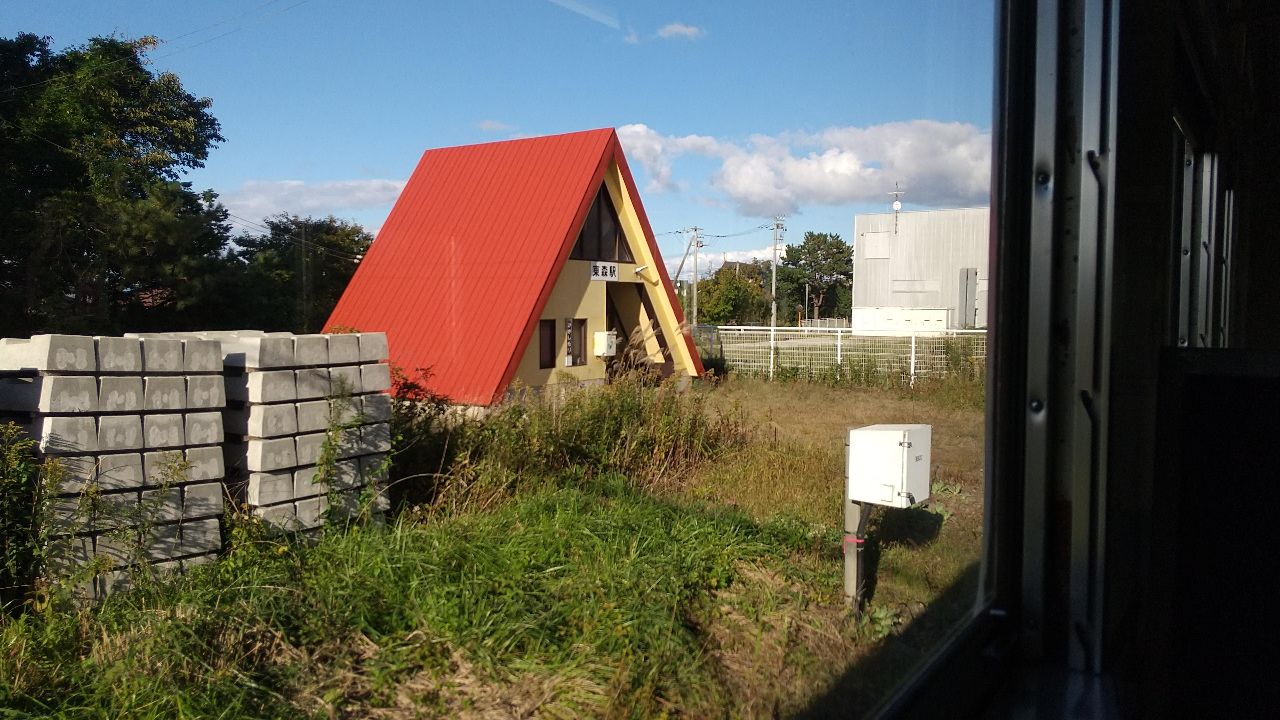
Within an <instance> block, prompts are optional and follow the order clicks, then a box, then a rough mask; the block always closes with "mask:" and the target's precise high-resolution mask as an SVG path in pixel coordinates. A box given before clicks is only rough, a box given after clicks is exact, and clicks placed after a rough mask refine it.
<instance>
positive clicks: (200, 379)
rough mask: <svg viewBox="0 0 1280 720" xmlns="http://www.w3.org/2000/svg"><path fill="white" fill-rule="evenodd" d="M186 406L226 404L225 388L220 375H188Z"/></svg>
mask: <svg viewBox="0 0 1280 720" xmlns="http://www.w3.org/2000/svg"><path fill="white" fill-rule="evenodd" d="M186 380H187V407H188V408H191V409H196V408H222V407H226V405H227V390H226V387H225V385H224V382H223V379H222V376H221V375H188V376H186Z"/></svg>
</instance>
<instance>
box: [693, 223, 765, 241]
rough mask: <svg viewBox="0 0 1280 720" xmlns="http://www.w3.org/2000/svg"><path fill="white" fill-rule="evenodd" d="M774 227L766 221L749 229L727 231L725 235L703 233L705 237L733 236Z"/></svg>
mask: <svg viewBox="0 0 1280 720" xmlns="http://www.w3.org/2000/svg"><path fill="white" fill-rule="evenodd" d="M772 227H773V226H772V225H770V224H768V223H765V224H763V225H757V226H755V227H753V228H748V229H746V230H739V231H738V232H732V233H725V234H723V235H713V234H711V233H705V234H703V235H702V237H704V238H731V237H741V236H743V235H750V234H752V233H757V232H760V231H761V230H768V229H770V228H772Z"/></svg>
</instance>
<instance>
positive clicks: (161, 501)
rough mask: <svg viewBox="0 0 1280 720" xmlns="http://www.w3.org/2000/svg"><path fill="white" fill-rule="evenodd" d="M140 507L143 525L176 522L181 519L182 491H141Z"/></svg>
mask: <svg viewBox="0 0 1280 720" xmlns="http://www.w3.org/2000/svg"><path fill="white" fill-rule="evenodd" d="M141 507H142V522H143V523H153V524H154V523H169V522H177V521H179V520H181V519H182V489H181V488H176V487H170V488H157V489H155V490H143V491H142V503H141Z"/></svg>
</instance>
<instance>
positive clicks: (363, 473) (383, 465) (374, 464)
mask: <svg viewBox="0 0 1280 720" xmlns="http://www.w3.org/2000/svg"><path fill="white" fill-rule="evenodd" d="M359 460H360V484H361V485H379V486H385V485H386V482H387V456H386V454H385V453H380V454H377V455H361V456H360V458H359Z"/></svg>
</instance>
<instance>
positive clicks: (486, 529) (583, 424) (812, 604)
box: [0, 380, 982, 718]
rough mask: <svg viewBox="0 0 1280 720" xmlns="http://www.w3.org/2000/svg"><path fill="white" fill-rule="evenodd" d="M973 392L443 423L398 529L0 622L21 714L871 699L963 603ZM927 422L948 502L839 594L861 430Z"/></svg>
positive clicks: (431, 426)
mask: <svg viewBox="0 0 1280 720" xmlns="http://www.w3.org/2000/svg"><path fill="white" fill-rule="evenodd" d="M978 402H979V395H978V394H977V389H976V388H974V387H967V386H957V385H955V384H952V385H948V386H941V385H939V386H936V387H932V388H923V387H917V389H916V390H915V391H909V392H904V391H901V390H893V389H887V390H886V389H865V388H848V387H845V388H837V387H827V386H819V385H810V384H803V383H779V384H773V385H770V384H764V383H758V382H751V381H733V380H730V381H728V382H723V383H721V384H719V385H704V386H700V387H698V388H695V390H693V391H692V392H685V393H678V392H674V391H672V390H671V389H670V388H656V389H655V388H651V387H644V386H642V385H640V384H637V383H621V384H619V385H616V386H613V387H610V388H606V389H602V390H595V391H589V392H582V393H576V394H573V395H571V396H570V397H568V398H566V399H564V400H563V402H561V403H558V404H555V405H552V404H550V403H544V402H540V401H536V400H534V401H527V402H525V403H516V404H512V405H510V406H508V407H507V408H505V409H503V410H502V411H500V412H498V413H496V414H494V415H492V416H490V417H489V418H487V419H485V420H483V421H471V422H467V423H464V424H463V425H462V426H460V427H456V426H455V427H451V428H449V429H448V430H447V431H446V430H445V429H443V426H442V425H441V424H440V423H438V422H435V420H436V418H435V417H434V416H428V417H426V418H425V419H424V418H422V417H419V418H418V421H419V422H418V423H417V425H416V429H414V430H413V432H412V433H410V434H411V435H415V436H416V437H414V438H411V439H412V440H415V441H416V443H417V445H416V447H415V448H414V449H413V450H410V451H408V452H406V453H404V454H403V455H402V456H401V462H402V463H407V462H408V460H407V459H409V458H413V464H412V465H411V466H405V467H401V468H399V473H398V474H399V475H400V476H402V477H404V478H406V479H405V480H404V481H403V483H402V484H401V485H400V486H399V487H397V491H398V493H399V494H400V496H402V497H405V498H409V499H414V500H417V501H418V503H419V504H418V505H416V507H414V508H413V509H411V510H408V511H406V512H404V513H402V514H401V515H400V516H399V517H398V518H396V519H395V520H394V521H392V522H389V523H385V524H376V523H375V524H367V525H355V526H351V527H346V528H330V529H328V530H326V532H325V533H323V534H322V535H321V536H319V537H318V538H293V539H286V538H272V537H267V536H266V535H264V534H263V533H262V532H261V530H260V528H257V527H256V526H254V525H253V524H252V523H250V522H247V521H246V520H244V519H243V518H239V519H234V523H233V531H232V537H231V540H232V547H231V549H230V550H229V551H228V553H227V554H226V556H225V557H224V558H223V559H222V560H221V561H219V562H218V563H216V564H214V565H211V566H208V567H205V568H201V569H200V570H199V571H197V572H193V573H191V574H189V575H187V576H184V577H178V578H173V577H163V578H154V579H152V578H147V577H139V578H138V587H137V589H135V590H134V591H132V592H128V593H121V594H118V595H114V596H112V597H110V598H109V599H108V600H107V602H105V603H104V604H103V605H102V606H101V607H99V608H96V609H93V610H76V609H73V608H65V607H64V608H47V609H44V610H42V611H39V612H35V611H33V612H27V613H25V614H21V615H19V616H16V617H13V618H9V619H6V620H0V622H3V627H0V715H3V716H6V717H44V716H57V717H154V718H161V717H166V718H167V717H298V716H305V717H351V718H356V717H384V718H415V717H446V716H447V717H474V718H491V717H492V718H497V717H583V716H586V717H682V716H683V717H774V716H796V715H800V716H823V715H828V714H829V715H832V716H836V715H841V716H843V715H844V714H845V713H846V712H848V711H853V712H860V711H865V710H868V709H870V708H872V707H873V706H874V705H875V703H877V702H878V701H879V700H880V699H881V698H882V697H883V696H884V695H885V693H887V692H888V691H889V690H890V689H891V687H892V684H893V681H894V679H895V678H900V677H902V675H903V674H904V673H906V672H908V671H909V670H910V668H911V666H912V665H913V664H914V663H915V662H918V660H919V659H920V658H921V657H922V655H923V654H924V653H925V652H926V651H927V650H928V648H929V647H931V646H932V645H933V644H934V643H936V642H937V641H938V640H939V639H940V638H941V637H942V636H943V635H945V633H946V632H947V630H948V628H949V627H951V626H952V624H953V623H954V621H955V620H956V619H958V618H959V617H961V616H962V615H963V614H964V613H965V612H967V611H968V608H970V607H971V606H972V604H973V600H974V597H975V592H976V590H975V585H976V583H975V579H976V572H975V568H976V564H975V563H976V561H977V558H978V554H979V544H980V530H981V517H982V508H981V498H982V493H981V479H982V470H981V458H982V454H981V445H982V444H981V436H982V411H981V409H980V407H978ZM875 422H929V423H932V424H933V426H934V456H933V459H934V465H935V469H934V501H933V502H932V503H931V505H930V506H929V507H928V508H927V509H921V508H914V509H910V510H903V511H886V510H877V511H876V513H875V514H874V515H873V519H872V523H871V534H872V537H873V540H874V543H875V547H876V548H878V551H877V552H873V553H872V558H871V561H870V563H869V564H870V566H871V567H872V569H873V573H874V584H873V585H872V587H871V588H870V599H869V604H868V606H867V608H866V610H865V612H863V613H862V614H861V615H860V616H856V615H854V614H853V613H851V612H850V611H849V610H848V608H846V606H845V603H844V600H843V597H842V595H841V590H840V549H839V548H840V532H839V522H840V512H841V511H840V507H841V505H840V501H841V495H842V480H841V477H842V474H843V469H842V463H843V437H844V431H845V429H846V428H847V427H849V426H856V425H862V424H870V423H875Z"/></svg>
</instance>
